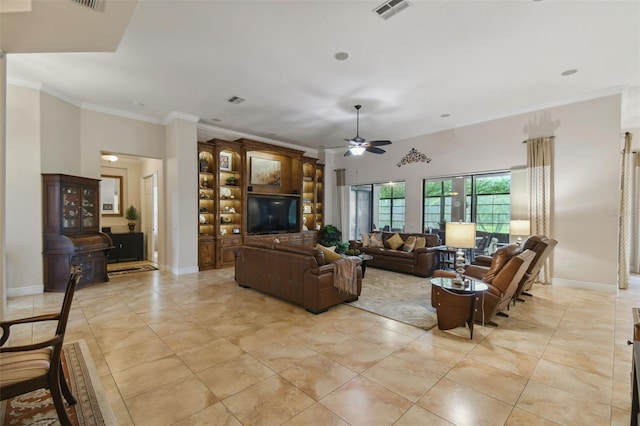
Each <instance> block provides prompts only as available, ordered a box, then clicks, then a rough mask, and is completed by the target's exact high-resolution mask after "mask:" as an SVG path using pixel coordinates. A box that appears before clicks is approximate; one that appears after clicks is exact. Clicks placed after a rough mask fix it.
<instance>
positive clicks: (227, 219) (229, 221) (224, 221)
mask: <svg viewBox="0 0 640 426" xmlns="http://www.w3.org/2000/svg"><path fill="white" fill-rule="evenodd" d="M220 222H222V223H231V218H230V217H229V216H221V217H220Z"/></svg>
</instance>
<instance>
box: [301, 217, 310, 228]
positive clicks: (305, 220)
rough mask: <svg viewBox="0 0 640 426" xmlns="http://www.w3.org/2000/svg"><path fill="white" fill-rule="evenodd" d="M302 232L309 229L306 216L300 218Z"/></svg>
mask: <svg viewBox="0 0 640 426" xmlns="http://www.w3.org/2000/svg"><path fill="white" fill-rule="evenodd" d="M302 230H303V231H308V230H309V228H307V218H306V216H302Z"/></svg>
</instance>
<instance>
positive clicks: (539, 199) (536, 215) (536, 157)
mask: <svg viewBox="0 0 640 426" xmlns="http://www.w3.org/2000/svg"><path fill="white" fill-rule="evenodd" d="M526 144H527V186H528V188H529V220H530V221H531V234H532V235H540V234H542V235H546V236H548V237H550V232H551V200H552V196H551V195H552V194H551V189H552V178H553V176H552V169H553V136H550V137H543V138H535V139H529V140H527V141H526ZM549 262H550V260H549V259H547V261H546V263H545V264H544V265H543V266H542V269H540V274H539V275H538V282H541V283H550V282H551V277H550V275H551V274H550V271H549Z"/></svg>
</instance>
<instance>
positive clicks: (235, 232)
mask: <svg viewBox="0 0 640 426" xmlns="http://www.w3.org/2000/svg"><path fill="white" fill-rule="evenodd" d="M231 232H233V233H234V234H239V233H240V228H233V229H232V230H231Z"/></svg>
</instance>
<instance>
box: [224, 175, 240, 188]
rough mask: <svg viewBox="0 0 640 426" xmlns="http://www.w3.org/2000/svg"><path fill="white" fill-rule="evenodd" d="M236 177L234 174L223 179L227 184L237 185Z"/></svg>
mask: <svg viewBox="0 0 640 426" xmlns="http://www.w3.org/2000/svg"><path fill="white" fill-rule="evenodd" d="M238 182H239V180H238V178H237V177H235V176H229V177H228V178H226V179H225V183H226V184H227V185H229V186H236V185H238Z"/></svg>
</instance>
